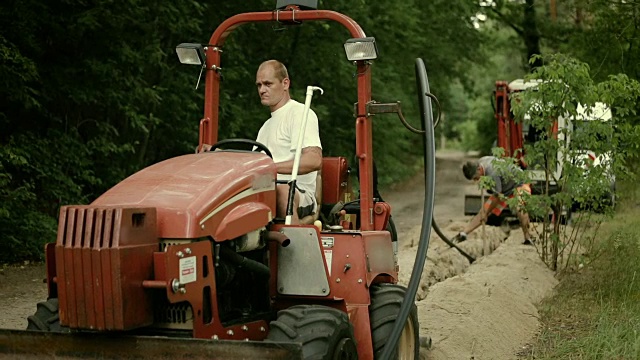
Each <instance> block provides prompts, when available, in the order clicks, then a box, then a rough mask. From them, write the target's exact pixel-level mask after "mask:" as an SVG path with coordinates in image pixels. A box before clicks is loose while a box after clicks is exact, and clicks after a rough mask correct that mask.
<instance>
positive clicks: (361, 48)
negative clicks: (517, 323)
mask: <svg viewBox="0 0 640 360" xmlns="http://www.w3.org/2000/svg"><path fill="white" fill-rule="evenodd" d="M344 51H345V52H346V53H347V59H348V60H349V61H359V60H375V59H377V58H378V47H377V46H376V39H375V38H373V37H366V38H353V39H349V40H347V41H346V42H345V43H344Z"/></svg>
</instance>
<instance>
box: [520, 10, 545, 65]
mask: <svg viewBox="0 0 640 360" xmlns="http://www.w3.org/2000/svg"><path fill="white" fill-rule="evenodd" d="M534 3H535V0H526V4H525V6H524V19H523V21H522V36H523V38H524V44H525V46H526V48H527V59H531V57H532V56H533V55H540V32H539V31H538V26H537V22H536V9H535V7H534V5H535V4H534ZM540 66H542V60H540V59H536V61H534V62H533V63H530V64H529V69H530V70H531V71H533V69H535V68H537V67H540Z"/></svg>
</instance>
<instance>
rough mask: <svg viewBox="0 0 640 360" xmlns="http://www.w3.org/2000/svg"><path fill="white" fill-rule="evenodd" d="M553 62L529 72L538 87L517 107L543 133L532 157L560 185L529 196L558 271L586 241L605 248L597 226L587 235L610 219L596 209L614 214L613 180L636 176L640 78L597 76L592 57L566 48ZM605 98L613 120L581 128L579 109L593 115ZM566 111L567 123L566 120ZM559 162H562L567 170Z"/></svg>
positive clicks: (519, 97) (528, 154)
mask: <svg viewBox="0 0 640 360" xmlns="http://www.w3.org/2000/svg"><path fill="white" fill-rule="evenodd" d="M533 61H538V60H537V59H533ZM545 64H546V65H545V66H542V67H539V68H536V69H535V70H534V72H533V74H532V75H531V76H528V77H527V79H528V80H531V81H540V83H539V84H538V85H537V86H536V89H535V91H523V92H520V93H517V94H516V95H515V99H514V100H515V101H513V100H512V107H513V111H514V114H515V116H516V117H517V118H519V119H523V118H524V117H525V115H526V116H528V117H529V119H530V120H528V122H529V124H530V126H531V127H532V128H533V129H535V130H536V131H537V132H538V134H539V139H538V141H537V142H535V143H534V144H533V145H532V146H529V147H525V160H526V162H527V163H528V164H538V165H535V166H536V167H537V168H539V169H541V170H544V172H545V176H546V179H547V184H548V183H549V180H553V181H554V182H555V183H557V184H558V192H557V193H553V192H551V191H550V189H549V187H548V186H547V187H546V189H545V191H544V194H543V195H542V196H539V197H536V198H531V199H529V200H528V202H527V209H528V210H529V212H530V213H532V214H537V215H539V216H541V217H542V218H543V227H542V231H541V234H540V236H541V242H540V243H539V245H540V251H541V257H542V259H543V260H544V261H545V262H546V263H547V264H548V265H549V266H550V267H551V268H552V269H553V270H558V269H564V268H566V267H567V266H569V265H570V264H571V263H572V262H573V261H575V260H576V259H575V257H576V254H577V253H578V249H580V248H581V247H583V248H587V250H588V251H589V252H591V255H592V256H593V255H594V252H596V250H597V249H594V248H593V246H594V243H593V239H594V237H595V231H592V232H590V233H589V234H588V235H586V233H585V231H584V230H585V228H586V227H592V229H595V230H597V228H598V226H599V224H600V223H601V222H602V221H603V218H602V217H594V216H593V214H592V212H591V211H592V210H595V211H598V210H601V211H602V210H604V211H605V212H608V213H611V211H612V206H613V203H610V202H609V203H607V202H606V201H603V200H606V199H608V198H609V197H610V194H611V181H612V179H615V181H621V180H624V179H625V177H626V176H628V174H629V171H628V168H627V161H628V159H629V157H630V156H634V155H635V154H637V151H638V146H637V145H634V144H637V143H638V141H640V131H638V130H636V127H634V125H633V121H632V120H631V119H632V118H631V117H630V115H633V114H634V113H635V110H634V105H635V104H634V101H635V99H636V98H637V97H638V96H639V95H640V84H639V83H638V82H637V81H635V80H632V79H629V78H628V77H627V76H625V75H617V76H611V77H610V78H609V79H608V80H606V81H603V82H600V83H595V82H594V81H593V80H592V78H591V75H590V68H589V66H588V65H587V64H585V63H582V62H580V61H578V60H575V59H573V58H570V57H567V56H565V55H562V54H557V55H551V56H547V57H546V58H545ZM598 102H602V103H604V104H606V105H607V106H608V107H610V109H611V111H612V113H613V116H614V117H613V120H611V121H585V122H584V124H582V125H581V127H580V128H579V130H580V131H578V127H577V126H578V124H579V123H581V121H579V120H578V119H580V118H581V116H582V115H581V113H580V111H579V109H580V108H581V107H582V108H584V109H586V112H587V113H588V115H592V114H589V113H590V112H592V111H594V110H593V109H596V107H597V103H598ZM594 114H595V113H594ZM561 118H564V119H565V120H564V121H566V122H567V126H565V127H558V125H557V124H558V122H559V121H560V119H561ZM586 149H589V150H590V151H593V152H594V158H593V159H590V158H589V157H588V156H586V155H587V153H586ZM594 160H597V162H594ZM558 164H560V166H561V167H562V172H561V176H559V177H557V173H556V167H557V166H558ZM532 170H535V169H532ZM574 203H577V204H579V206H580V208H581V210H584V211H583V212H581V213H579V215H578V216H574V218H573V220H572V223H571V226H569V227H567V226H566V224H563V223H562V221H561V220H562V216H561V215H562V214H561V211H562V210H563V209H571V208H572V207H573V206H574ZM511 205H513V206H516V204H510V206H511ZM549 209H551V211H552V212H553V215H554V216H553V217H551V219H549V217H547V216H546V215H547V214H548V211H549Z"/></svg>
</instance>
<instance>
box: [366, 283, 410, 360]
mask: <svg viewBox="0 0 640 360" xmlns="http://www.w3.org/2000/svg"><path fill="white" fill-rule="evenodd" d="M406 292H407V289H406V288H405V287H403V286H400V285H394V284H378V285H374V286H372V287H371V291H370V293H371V305H370V306H369V319H370V322H371V338H372V340H373V353H374V358H375V359H379V358H380V356H381V355H382V350H383V347H384V346H385V345H386V342H387V340H388V339H389V336H391V330H392V329H393V324H394V322H395V321H396V318H397V317H398V315H399V314H400V306H401V305H402V300H403V299H404V297H405V294H406ZM419 329H420V327H419V324H418V310H417V308H416V306H415V304H414V305H413V306H412V307H411V310H410V311H409V317H408V318H407V322H406V323H405V325H404V328H403V329H402V333H401V334H400V339H399V340H398V344H397V346H396V349H395V351H394V352H393V353H394V355H392V357H391V359H397V360H405V359H411V360H413V359H419V358H420V338H419V331H420V330H419Z"/></svg>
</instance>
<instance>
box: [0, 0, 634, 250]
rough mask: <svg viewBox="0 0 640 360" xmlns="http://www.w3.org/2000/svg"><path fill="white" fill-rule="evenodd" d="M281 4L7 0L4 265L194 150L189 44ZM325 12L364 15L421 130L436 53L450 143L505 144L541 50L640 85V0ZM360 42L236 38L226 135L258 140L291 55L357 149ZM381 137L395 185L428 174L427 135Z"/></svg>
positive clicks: (301, 30)
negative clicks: (418, 90)
mask: <svg viewBox="0 0 640 360" xmlns="http://www.w3.org/2000/svg"><path fill="white" fill-rule="evenodd" d="M553 3H554V4H555V3H556V2H553ZM558 3H560V2H558ZM274 7H275V1H257V0H247V1H240V2H235V1H216V2H205V1H197V0H185V1H179V2H171V1H155V2H144V1H137V0H125V1H117V2H112V1H89V2H87V1H69V0H65V1H44V0H23V1H17V0H8V1H4V2H2V3H0V24H2V25H0V79H2V82H1V83H0V144H1V147H0V239H2V245H3V249H4V251H2V252H0V262H4V261H16V260H20V259H29V258H38V257H40V256H41V249H42V244H43V243H44V242H46V241H51V240H53V239H54V238H55V232H56V221H57V212H58V209H59V207H60V206H61V205H62V204H83V203H89V202H91V201H92V200H93V199H95V198H96V197H97V196H99V195H100V194H101V193H103V192H104V191H105V190H107V189H108V188H109V187H111V186H113V185H114V184H116V183H118V182H119V181H120V180H122V179H123V178H124V177H126V176H128V175H130V174H132V173H133V172H135V171H137V170H139V169H141V168H143V167H145V166H147V165H149V164H152V163H155V162H158V161H161V160H163V159H166V158H169V157H172V156H176V155H180V154H184V153H189V152H193V151H194V149H195V146H196V145H197V127H198V122H199V120H200V118H201V116H202V115H201V114H202V103H203V96H204V90H203V86H202V84H201V85H200V87H199V88H198V89H197V90H194V87H195V85H196V82H197V77H198V69H196V68H194V67H188V66H181V65H180V64H179V63H178V61H177V58H176V56H175V52H174V48H175V46H176V45H177V44H179V43H181V42H200V43H207V42H208V39H209V38H210V36H211V33H212V31H213V30H214V29H215V27H216V26H217V25H218V24H219V23H220V22H222V21H223V20H224V19H226V18H228V17H230V16H232V15H234V14H237V13H241V12H249V11H271V10H273V8H274ZM319 7H320V8H321V9H329V10H335V11H339V12H342V13H345V14H347V15H349V16H350V17H352V18H353V19H354V20H356V21H357V22H358V23H359V24H360V25H361V26H362V28H363V29H364V30H365V32H366V33H367V35H368V36H374V37H375V38H376V42H377V44H378V48H379V51H380V54H381V55H380V58H379V59H378V60H377V61H376V62H375V63H374V67H373V89H372V90H373V97H374V99H375V100H377V101H381V102H391V101H398V100H399V101H401V102H402V104H403V112H404V114H405V116H406V117H407V119H408V120H409V121H410V122H412V123H413V124H416V125H417V104H416V94H415V86H414V84H415V80H414V75H413V68H414V59H415V58H417V57H421V58H423V59H424V60H425V63H426V65H427V70H428V74H429V80H430V82H431V90H432V92H433V93H434V94H435V95H436V96H438V98H439V99H440V102H441V104H442V107H443V112H444V120H443V125H442V127H441V128H440V129H438V135H439V136H438V137H439V138H440V136H442V138H445V137H446V138H449V139H453V140H454V143H455V142H456V141H460V139H463V144H462V145H463V146H464V147H465V148H467V149H473V148H475V149H483V150H485V151H486V150H488V149H489V148H490V146H491V144H492V143H493V140H494V139H495V134H494V133H495V127H494V120H493V116H492V114H491V112H492V111H491V109H490V106H491V105H490V100H489V99H490V96H491V91H492V89H493V84H494V82H495V80H512V79H513V78H515V77H522V76H523V75H524V74H525V73H526V72H527V71H528V70H529V66H528V62H527V59H528V56H529V55H531V54H533V53H536V52H542V53H545V52H558V51H562V52H565V53H568V54H569V55H573V56H576V57H579V58H580V59H581V60H582V61H585V62H587V63H588V64H589V65H590V66H591V69H593V70H592V71H593V72H594V74H593V75H592V76H593V77H594V78H595V79H598V80H602V79H606V78H607V76H608V75H610V74H616V73H626V74H627V75H628V76H629V77H630V78H632V79H637V78H638V70H639V68H638V66H640V65H638V62H637V61H635V56H636V52H637V51H638V50H637V49H639V48H640V47H639V46H638V45H640V44H638V41H640V40H639V39H640V37H638V36H636V33H635V31H636V29H637V28H638V26H636V24H637V22H638V21H640V16H639V15H638V8H639V5H638V4H637V2H629V1H624V2H623V1H604V0H601V1H587V0H573V1H567V2H562V4H561V5H558V7H557V9H556V8H554V9H550V8H549V4H548V3H547V2H543V1H540V0H538V1H535V0H527V1H518V2H515V1H478V2H470V1H464V0H434V1H428V2H425V1H420V0H409V1H402V2H399V1H391V0H358V1H348V0H320V1H319ZM552 10H553V11H552ZM552 14H553V16H552ZM550 20H551V21H550ZM348 37H349V36H348V34H347V33H346V31H345V30H344V29H342V28H340V27H339V26H338V25H337V24H331V23H325V22H319V23H306V24H303V25H301V26H282V25H281V24H277V23H271V24H258V25H245V26H242V27H240V28H238V29H237V30H236V31H234V33H232V34H231V36H230V37H229V38H228V39H227V42H226V44H225V47H224V53H223V55H222V68H223V70H222V71H223V76H224V82H223V84H222V94H221V96H222V101H221V105H220V107H221V108H220V113H221V123H220V138H228V137H245V138H254V137H255V134H256V132H257V129H258V127H259V126H260V124H261V123H262V121H264V119H266V117H268V112H267V110H266V109H265V108H263V107H262V106H261V105H260V103H259V101H258V97H257V94H256V90H255V86H254V80H255V71H256V68H257V66H258V64H259V63H260V62H262V61H263V60H267V59H270V58H277V59H279V60H281V61H283V62H284V63H285V64H286V65H287V66H288V68H289V70H290V73H291V77H292V83H293V96H294V98H296V99H298V100H302V97H303V92H304V89H305V87H306V85H309V84H314V85H318V86H321V87H322V88H324V90H325V94H324V95H323V96H317V97H315V98H314V104H313V107H314V109H315V110H316V112H317V113H318V115H319V118H320V127H321V139H322V141H323V145H324V153H325V155H344V156H348V157H349V158H351V157H352V155H353V151H354V147H355V144H354V121H353V114H352V113H353V104H354V103H355V101H356V99H355V84H354V79H353V72H354V70H355V69H354V67H353V65H352V64H350V63H349V62H348V61H346V59H345V58H344V51H343V48H342V44H343V42H344V41H345V40H346V39H347V38H348ZM374 140H375V143H376V145H375V148H374V152H375V161H376V163H377V165H378V168H379V170H380V171H379V173H380V182H381V183H382V184H389V183H391V182H394V181H397V180H399V179H402V178H403V177H406V176H408V175H410V174H412V173H413V172H415V170H416V166H419V162H420V156H421V154H420V151H419V148H420V147H419V146H415V145H416V144H419V140H420V139H419V138H418V137H417V136H416V135H415V134H412V133H410V132H408V131H406V130H405V129H404V127H402V125H401V124H400V122H399V121H397V119H396V118H395V117H394V116H392V115H388V116H378V117H376V118H375V120H374Z"/></svg>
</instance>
